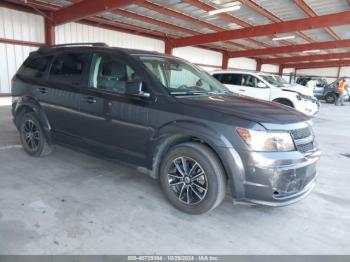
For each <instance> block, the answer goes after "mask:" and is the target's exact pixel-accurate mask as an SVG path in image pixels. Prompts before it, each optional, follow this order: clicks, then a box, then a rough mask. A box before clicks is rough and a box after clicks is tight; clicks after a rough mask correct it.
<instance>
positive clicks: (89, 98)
mask: <svg viewBox="0 0 350 262" xmlns="http://www.w3.org/2000/svg"><path fill="white" fill-rule="evenodd" d="M84 100H85V102H86V103H89V104H94V103H96V102H97V101H96V99H95V98H93V97H92V96H87V97H85V98H84Z"/></svg>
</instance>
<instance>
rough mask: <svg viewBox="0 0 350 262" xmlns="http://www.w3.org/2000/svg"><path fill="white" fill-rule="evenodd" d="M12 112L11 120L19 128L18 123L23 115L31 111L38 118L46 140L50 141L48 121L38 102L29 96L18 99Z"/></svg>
mask: <svg viewBox="0 0 350 262" xmlns="http://www.w3.org/2000/svg"><path fill="white" fill-rule="evenodd" d="M13 112H14V113H13V117H14V119H13V121H14V124H15V125H16V127H17V129H19V125H20V122H21V119H22V117H23V115H24V114H25V113H28V112H33V113H34V114H35V116H36V117H37V118H38V120H39V122H40V124H41V126H42V128H43V130H44V133H45V137H46V140H47V142H48V143H52V136H51V126H50V123H49V121H48V118H47V116H46V113H45V112H44V110H43V109H42V108H41V106H40V104H39V103H38V102H37V101H35V100H33V99H31V98H22V99H20V101H18V102H17V104H16V107H15V108H14V111H13Z"/></svg>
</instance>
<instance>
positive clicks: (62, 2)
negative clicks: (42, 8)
mask: <svg viewBox="0 0 350 262" xmlns="http://www.w3.org/2000/svg"><path fill="white" fill-rule="evenodd" d="M38 2H43V3H48V4H52V5H58V6H62V7H66V6H69V5H71V4H72V3H71V2H70V1H67V0H38Z"/></svg>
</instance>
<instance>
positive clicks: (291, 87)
mask: <svg viewBox="0 0 350 262" xmlns="http://www.w3.org/2000/svg"><path fill="white" fill-rule="evenodd" d="M282 89H283V90H286V91H292V92H297V93H299V94H302V95H306V96H313V95H314V94H313V91H312V90H310V89H309V88H307V87H306V86H302V85H298V84H285V85H284V86H283V87H282Z"/></svg>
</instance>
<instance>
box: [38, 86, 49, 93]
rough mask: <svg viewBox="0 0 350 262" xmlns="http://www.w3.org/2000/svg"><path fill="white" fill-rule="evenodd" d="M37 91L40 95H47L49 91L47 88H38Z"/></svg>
mask: <svg viewBox="0 0 350 262" xmlns="http://www.w3.org/2000/svg"><path fill="white" fill-rule="evenodd" d="M36 90H37V91H38V92H39V93H42V94H46V93H47V89H46V88H45V87H38V88H37V89H36Z"/></svg>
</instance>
